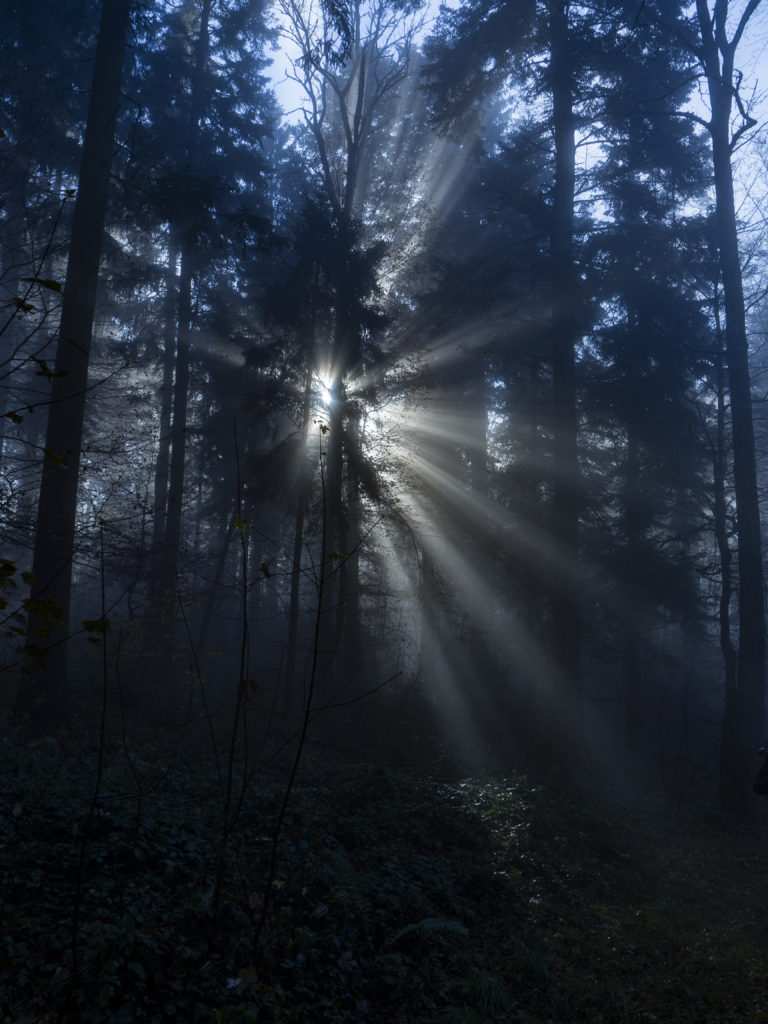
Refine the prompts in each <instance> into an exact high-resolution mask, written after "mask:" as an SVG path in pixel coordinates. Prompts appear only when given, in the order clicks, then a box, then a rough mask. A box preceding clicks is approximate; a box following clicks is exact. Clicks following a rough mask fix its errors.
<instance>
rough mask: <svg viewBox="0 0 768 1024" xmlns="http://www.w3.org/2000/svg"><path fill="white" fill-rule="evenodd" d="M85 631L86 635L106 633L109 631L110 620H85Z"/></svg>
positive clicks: (102, 618)
mask: <svg viewBox="0 0 768 1024" xmlns="http://www.w3.org/2000/svg"><path fill="white" fill-rule="evenodd" d="M83 629H84V630H85V631H86V633H106V632H107V631H108V630H109V619H106V618H104V616H102V617H101V618H100V619H83Z"/></svg>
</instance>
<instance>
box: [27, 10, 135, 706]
mask: <svg viewBox="0 0 768 1024" xmlns="http://www.w3.org/2000/svg"><path fill="white" fill-rule="evenodd" d="M130 8H131V3H130V0H109V2H107V0H104V3H103V5H102V16H101V27H100V30H99V39H98V45H97V49H96V60H95V65H94V70H93V81H92V86H91V97H90V102H89V107H88V117H87V122H86V129H85V138H84V142H83V152H82V158H81V163H80V175H79V180H78V192H77V200H76V202H75V210H74V217H73V223H72V237H71V242H70V248H69V263H68V266H67V278H66V283H65V287H64V300H63V305H62V314H61V325H60V329H59V340H58V345H57V350H56V370H55V377H54V381H53V392H52V399H51V406H50V412H49V416H48V431H47V437H46V457H45V461H44V464H43V476H42V484H41V488H40V499H39V505H38V516H37V533H36V537H35V551H34V558H33V567H32V571H33V574H34V577H35V583H34V585H33V588H32V594H31V599H30V604H29V609H30V614H29V620H28V625H27V649H28V651H29V652H30V654H31V655H32V654H34V653H35V652H40V651H41V648H42V652H44V657H43V658H42V660H40V661H37V659H35V661H33V660H32V658H31V657H30V659H29V660H28V666H29V675H28V681H29V684H30V685H27V686H25V687H24V689H23V690H22V691H21V693H20V694H19V699H18V704H17V706H18V708H19V710H21V711H28V712H30V713H31V714H33V716H34V718H35V719H37V720H38V721H39V722H40V723H41V724H48V723H50V724H53V723H55V722H57V721H60V719H61V716H62V715H63V714H65V713H66V709H67V699H66V698H67V645H68V638H69V612H70V599H71V589H72V562H73V558H74V554H75V521H76V518H77V488H78V478H79V460H80V451H81V448H82V435H83V420H84V416H85V398H86V393H87V389H88V363H89V357H90V348H91V337H92V333H93V317H94V309H95V304H96V288H97V284H98V276H99V262H100V259H101V246H102V237H103V233H104V221H105V217H106V211H107V199H108V193H109V174H110V168H111V164H112V153H113V149H114V141H115V123H116V118H117V111H118V107H119V104H120V82H121V78H122V66H123V54H124V50H125V40H126V35H127V31H128V22H129V16H130Z"/></svg>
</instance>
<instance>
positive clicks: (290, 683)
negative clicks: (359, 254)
mask: <svg viewBox="0 0 768 1024" xmlns="http://www.w3.org/2000/svg"><path fill="white" fill-rule="evenodd" d="M312 320H313V323H312V334H313V337H314V315H313V318H312ZM313 348H314V345H313ZM313 363H314V357H313V356H312V355H310V358H309V360H308V362H307V374H306V379H305V384H304V407H303V410H302V423H301V437H302V446H301V450H300V451H299V467H298V480H297V485H296V514H295V517H294V525H293V556H292V559H291V593H290V602H289V606H288V640H287V654H286V667H285V685H284V686H283V687H282V689H281V692H280V709H281V710H282V711H287V710H288V709H289V708H290V707H291V706H292V705H293V704H294V702H295V697H296V690H297V686H296V655H297V653H298V652H297V645H298V642H299V597H300V593H301V549H302V546H303V544H304V519H305V517H306V514H307V502H308V499H309V487H310V480H309V474H308V470H307V459H306V452H305V451H304V448H305V447H306V445H307V443H308V442H309V426H310V421H311V417H312V379H313V375H314V365H313Z"/></svg>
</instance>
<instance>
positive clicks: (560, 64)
mask: <svg viewBox="0 0 768 1024" xmlns="http://www.w3.org/2000/svg"><path fill="white" fill-rule="evenodd" d="M549 12H550V15H549V16H550V43H551V58H550V59H551V69H552V72H551V73H552V123H553V129H554V139H555V184H554V198H553V205H552V229H551V236H550V245H551V251H550V256H551V261H552V324H551V332H552V377H553V397H554V446H553V455H554V480H553V498H552V520H553V532H554V539H555V544H556V549H557V552H558V560H559V561H561V562H562V563H563V567H564V572H563V573H562V575H561V578H560V579H559V580H554V581H553V585H552V596H551V603H552V633H553V645H554V654H555V658H556V664H557V671H558V679H557V680H556V683H557V694H558V696H557V697H556V700H557V702H558V704H559V706H558V707H555V708H554V709H553V714H554V715H555V716H556V717H557V719H558V720H559V721H560V722H562V723H567V728H568V733H569V735H568V736H564V735H562V728H560V727H558V728H557V729H556V734H557V735H555V736H553V739H554V740H555V741H556V743H557V746H558V748H559V749H563V744H564V743H565V745H567V746H568V747H571V748H572V750H573V751H578V750H580V749H581V748H582V746H583V742H584V737H583V719H582V715H583V707H582V694H581V623H580V616H579V607H578V597H577V595H576V594H575V593H574V588H573V586H572V585H569V583H568V582H567V581H568V579H573V578H574V577H575V576H576V568H577V563H578V558H579V487H578V478H579V462H578V448H577V441H578V418H577V411H576V372H575V346H576V341H577V336H578V318H577V315H576V314H577V290H578V283H577V277H576V271H575V267H574V252H573V232H574V193H575V158H576V145H575V136H574V117H573V84H572V69H571V41H570V39H569V31H568V10H567V5H566V4H564V3H563V2H562V0H550V4H549Z"/></svg>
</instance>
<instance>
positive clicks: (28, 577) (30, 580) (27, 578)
mask: <svg viewBox="0 0 768 1024" xmlns="http://www.w3.org/2000/svg"><path fill="white" fill-rule="evenodd" d="M21 578H22V579H23V580H24V582H25V583H26V584H27V586H29V587H32V586H34V584H35V580H36V579H37V576H35V574H34V573H33V572H27V571H26V570H25V571H24V572H23V573H22V574H21Z"/></svg>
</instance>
